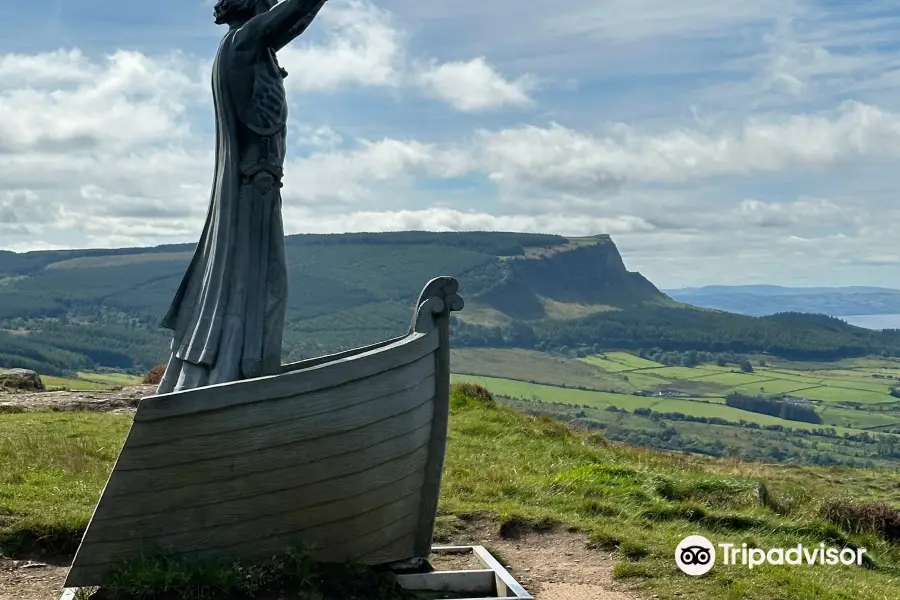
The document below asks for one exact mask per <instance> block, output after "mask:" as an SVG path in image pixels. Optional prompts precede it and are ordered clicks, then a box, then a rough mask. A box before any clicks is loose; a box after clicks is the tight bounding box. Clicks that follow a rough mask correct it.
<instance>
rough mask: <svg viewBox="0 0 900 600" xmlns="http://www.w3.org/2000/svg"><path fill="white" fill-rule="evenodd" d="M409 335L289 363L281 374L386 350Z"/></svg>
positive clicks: (282, 368)
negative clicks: (380, 349)
mask: <svg viewBox="0 0 900 600" xmlns="http://www.w3.org/2000/svg"><path fill="white" fill-rule="evenodd" d="M408 335H409V334H408V333H404V334H403V335H398V336H397V337H395V338H391V339H389V340H383V341H381V342H376V343H374V344H369V345H368V346H360V347H359V348H352V349H350V350H344V351H343V352H335V353H334V354H326V355H325V356H317V357H315V358H307V359H305V360H299V361H297V362H292V363H288V364H286V365H281V372H282V373H287V372H289V371H299V370H301V369H308V368H310V367H315V366H318V365H322V364H325V363H328V362H334V361H336V360H338V359H341V358H348V357H350V356H356V355H358V354H364V353H366V352H371V351H372V350H377V349H379V348H384V347H385V346H390V345H391V344H395V343H397V342H399V341H400V340H402V339H403V338H405V337H406V336H408Z"/></svg>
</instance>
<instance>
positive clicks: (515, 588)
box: [397, 546, 534, 600]
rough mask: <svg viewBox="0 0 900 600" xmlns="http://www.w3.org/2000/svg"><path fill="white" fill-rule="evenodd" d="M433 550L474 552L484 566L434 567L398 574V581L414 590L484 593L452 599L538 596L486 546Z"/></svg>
mask: <svg viewBox="0 0 900 600" xmlns="http://www.w3.org/2000/svg"><path fill="white" fill-rule="evenodd" d="M431 552H432V554H474V555H475V556H476V557H477V558H478V559H479V560H480V561H481V563H482V564H483V565H484V566H485V568H484V569H473V570H466V571H432V572H431V573H416V574H412V575H397V583H399V584H400V586H401V587H403V588H405V589H408V590H412V591H429V592H443V593H447V594H452V593H460V594H483V596H481V597H479V598H472V597H471V596H467V597H466V598H465V599H463V598H451V599H448V600H495V599H496V598H514V599H516V600H534V599H533V597H532V596H531V594H529V593H528V592H526V591H525V588H523V587H522V586H521V585H520V584H519V582H518V581H516V580H515V578H513V576H512V575H510V573H509V571H507V570H506V569H505V568H503V565H501V564H500V563H499V562H498V561H497V559H496V558H494V557H493V556H491V553H490V552H488V551H487V549H485V547H484V546H436V547H434V548H432V549H431Z"/></svg>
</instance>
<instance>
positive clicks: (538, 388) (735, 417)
mask: <svg viewBox="0 0 900 600" xmlns="http://www.w3.org/2000/svg"><path fill="white" fill-rule="evenodd" d="M451 380H452V381H453V382H454V383H463V382H466V383H475V384H478V385H481V386H484V387H485V388H487V389H488V390H490V391H491V392H492V393H494V394H497V395H499V396H504V397H508V398H515V399H520V400H526V401H531V402H534V403H561V404H571V405H573V406H582V407H591V408H601V409H602V408H606V407H609V406H615V407H616V408H620V409H625V410H628V411H629V412H631V411H634V409H636V408H649V409H652V410H655V411H656V412H661V413H669V412H677V413H683V414H685V415H690V416H694V417H717V418H719V419H725V420H727V421H733V422H740V421H752V422H754V423H758V424H759V425H781V426H783V427H794V428H799V429H816V428H818V427H822V425H812V424H809V423H800V422H797V421H787V420H785V419H779V418H778V417H771V416H768V415H761V414H758V413H753V412H749V411H746V410H740V409H738V408H732V407H730V406H725V405H724V404H723V402H724V401H723V400H722V399H721V398H708V399H700V398H659V397H645V396H634V395H631V394H614V393H609V392H596V391H589V390H577V389H571V388H563V387H557V386H551V385H539V384H532V383H526V382H523V381H513V380H510V379H500V378H497V377H480V376H473V375H453V376H452V377H451ZM875 422H876V423H877V424H883V423H882V421H880V420H878V421H875ZM844 429H845V428H844V427H841V428H840V430H841V431H843V430H844Z"/></svg>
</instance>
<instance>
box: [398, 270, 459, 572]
mask: <svg viewBox="0 0 900 600" xmlns="http://www.w3.org/2000/svg"><path fill="white" fill-rule="evenodd" d="M458 291H459V281H457V280H456V279H455V278H453V277H446V276H444V277H436V278H434V279H432V280H431V281H429V282H428V283H427V284H426V285H425V287H424V289H423V290H422V293H421V294H420V295H419V300H418V302H416V306H415V310H414V311H413V322H412V325H411V327H410V331H409V332H410V334H412V333H429V332H431V331H433V330H435V329H437V330H438V335H439V340H440V341H439V345H438V349H437V351H435V353H434V360H435V393H434V417H433V420H432V429H431V441H430V445H429V449H428V463H427V464H426V467H425V481H424V484H423V486H422V504H421V509H420V512H419V524H418V527H417V530H416V536H415V542H414V549H415V555H416V556H417V557H421V558H425V557H427V556H428V555H429V554H430V553H431V542H432V536H433V535H434V523H435V519H436V517H437V507H438V498H439V497H440V492H441V475H442V472H443V469H444V456H445V454H446V450H447V426H448V424H449V419H450V313H451V312H456V311H460V310H462V309H463V306H464V305H465V303H464V302H463V299H462V297H461V296H460V295H459V294H458V293H457V292H458Z"/></svg>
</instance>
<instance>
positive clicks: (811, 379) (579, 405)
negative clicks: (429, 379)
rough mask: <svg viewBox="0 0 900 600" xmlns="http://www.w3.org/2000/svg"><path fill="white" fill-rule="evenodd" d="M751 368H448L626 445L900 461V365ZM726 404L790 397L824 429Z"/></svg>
mask: <svg viewBox="0 0 900 600" xmlns="http://www.w3.org/2000/svg"><path fill="white" fill-rule="evenodd" d="M753 360H754V365H755V366H754V367H753V369H754V372H752V373H744V372H741V371H740V369H738V368H737V366H736V365H727V366H724V367H723V366H717V365H710V364H702V365H699V366H696V367H680V366H664V365H660V364H657V363H654V362H651V361H649V360H647V359H644V358H640V357H637V356H634V355H631V354H629V353H626V352H607V353H605V354H603V355H600V356H585V357H581V358H571V357H564V356H556V355H551V354H548V353H541V352H533V351H525V350H516V351H509V350H492V349H478V350H474V349H456V350H454V351H453V353H452V358H451V361H452V363H451V366H452V369H453V372H454V375H453V380H454V381H457V382H470V383H478V384H480V385H483V386H484V387H486V388H487V389H489V390H490V391H492V392H493V393H495V394H497V395H498V396H501V397H503V398H506V399H507V402H508V403H510V404H512V405H513V406H516V407H518V408H520V409H523V410H526V411H540V412H545V413H548V414H551V415H554V416H557V417H560V418H564V419H568V420H578V421H581V422H584V423H586V424H587V425H588V426H590V427H594V428H598V429H600V430H602V431H604V433H605V434H606V435H608V436H610V437H611V438H612V439H615V440H619V441H624V442H626V443H630V444H636V445H642V446H650V447H656V448H660V449H667V450H688V451H691V452H700V453H704V454H710V455H713V456H738V457H741V458H744V459H748V460H772V459H774V460H777V461H780V462H783V461H787V462H799V463H813V464H846V465H851V466H871V465H885V466H887V465H896V461H898V460H900V436H897V435H894V433H893V432H900V399H897V398H894V397H893V396H891V395H890V393H889V391H890V384H891V383H893V382H895V381H896V380H895V379H889V377H900V363H898V362H896V361H892V360H886V359H874V358H870V359H852V360H846V361H840V362H835V363H789V362H787V361H773V362H774V364H771V363H769V361H768V360H767V358H766V357H753ZM760 365H769V366H760ZM731 392H739V393H742V394H746V395H751V396H757V395H760V396H767V397H771V396H777V397H781V396H782V395H787V396H788V397H791V398H794V399H795V400H794V401H796V402H800V403H804V402H805V403H807V405H808V406H810V407H812V408H813V409H814V410H815V412H816V413H818V415H819V417H820V418H821V423H819V424H813V423H805V422H800V421H792V420H786V419H782V418H779V417H776V416H769V415H763V414H759V413H755V412H750V411H746V410H741V409H738V408H734V407H730V406H726V405H725V396H726V395H727V394H729V393H731ZM612 407H615V408H614V409H613V408H612ZM639 409H643V410H646V409H649V410H651V411H654V412H655V413H660V414H659V415H658V417H654V418H653V419H650V418H647V415H643V414H637V415H636V414H634V411H635V410H639ZM622 411H625V412H624V413H623V412H622ZM667 413H668V414H667ZM717 420H724V421H727V422H728V423H727V424H726V425H730V426H723V424H722V423H718V422H717ZM710 421H712V422H713V424H710ZM747 428H750V431H747ZM782 430H783V431H787V432H790V431H803V432H807V433H808V435H811V436H813V437H804V438H799V437H797V436H796V435H791V434H786V433H783V432H782ZM866 436H870V437H866ZM872 436H875V437H872ZM876 438H877V439H876ZM885 442H887V443H888V444H889V445H890V447H889V448H887V447H885V445H884V444H885ZM895 447H896V448H897V449H896V450H895V449H894V448H895Z"/></svg>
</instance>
